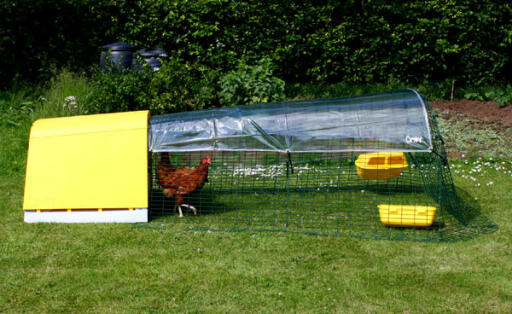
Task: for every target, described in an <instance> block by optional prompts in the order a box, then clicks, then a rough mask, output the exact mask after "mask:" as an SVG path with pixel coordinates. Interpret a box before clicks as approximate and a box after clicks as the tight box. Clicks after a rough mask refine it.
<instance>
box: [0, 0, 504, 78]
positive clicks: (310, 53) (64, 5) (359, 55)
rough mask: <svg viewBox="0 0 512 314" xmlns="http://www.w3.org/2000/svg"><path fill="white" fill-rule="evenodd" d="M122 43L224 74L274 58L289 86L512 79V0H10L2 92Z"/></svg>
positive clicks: (2, 37) (2, 19)
mask: <svg viewBox="0 0 512 314" xmlns="http://www.w3.org/2000/svg"><path fill="white" fill-rule="evenodd" d="M117 40H124V41H127V42H130V43H133V44H136V45H138V46H140V47H150V46H157V47H161V48H164V49H166V50H167V51H168V52H169V54H170V55H171V56H173V57H174V58H178V59H181V60H184V61H186V62H187V63H190V64H203V65H205V66H207V67H208V68H210V69H214V70H216V71H220V72H227V71H232V70H236V68H237V66H238V62H239V60H240V59H243V58H245V59H246V60H247V62H248V63H252V62H255V61H257V60H259V59H260V58H261V56H268V57H269V58H270V59H271V60H272V62H273V63H274V64H275V65H276V72H275V74H276V76H278V77H280V78H282V79H284V80H285V81H286V82H309V81H330V82H333V81H344V82H350V83H355V84H363V83H366V82H367V83H370V82H386V81H387V80H388V78H389V77H390V76H393V77H394V78H396V79H398V80H400V81H407V82H411V83H421V82H424V81H435V82H444V81H452V80H455V81H457V86H463V85H475V86H485V85H492V84H495V83H499V84H502V85H503V84H505V85H506V83H507V82H510V81H511V80H512V60H511V58H510V55H512V3H511V2H510V1H494V0H483V1H479V0H461V1H453V0H433V1H391V2H390V1H384V0H375V1H327V2H325V1H313V0H305V1H299V2H297V1H287V2H283V1H275V0H273V1H265V2H258V1H230V0H198V1H186V0H177V1H167V0H147V1H128V0H120V1H110V0H95V1H93V0H61V1H57V0H49V1H29V0H20V1H15V2H12V1H0V54H1V55H2V56H3V57H2V58H0V68H1V69H2V71H1V73H0V83H5V82H6V81H8V80H10V79H12V78H14V77H17V75H20V77H21V78H29V79H34V80H35V79H37V78H38V75H39V74H41V73H47V71H48V69H49V68H50V67H51V66H52V65H53V64H55V65H57V66H58V67H60V66H62V65H69V66H70V67H71V69H73V68H75V67H80V66H89V65H90V64H92V63H97V62H98V59H99V49H100V47H101V46H102V45H104V44H107V43H110V42H113V41H117Z"/></svg>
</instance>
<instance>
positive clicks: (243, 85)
mask: <svg viewBox="0 0 512 314" xmlns="http://www.w3.org/2000/svg"><path fill="white" fill-rule="evenodd" d="M272 73H273V65H272V62H271V60H270V59H269V58H262V59H261V60H259V61H258V63H257V64H255V65H248V64H247V63H246V62H245V61H240V63H239V64H238V67H237V69H236V70H234V71H230V72H228V73H226V74H224V75H223V76H222V77H221V78H220V88H221V90H220V92H219V99H220V103H221V104H222V105H243V104H251V103H266V102H269V101H279V100H281V99H284V97H285V94H284V85H285V84H284V81H283V80H281V79H279V78H277V77H275V76H273V75H272Z"/></svg>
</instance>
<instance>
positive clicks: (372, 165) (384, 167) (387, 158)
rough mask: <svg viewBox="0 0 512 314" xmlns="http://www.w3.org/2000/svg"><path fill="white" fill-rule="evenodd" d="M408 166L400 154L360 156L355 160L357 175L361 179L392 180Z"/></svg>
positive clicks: (388, 153) (403, 156) (384, 153)
mask: <svg viewBox="0 0 512 314" xmlns="http://www.w3.org/2000/svg"><path fill="white" fill-rule="evenodd" d="M408 166H409V165H408V164H407V159H406V158H405V155H404V153H401V152H398V153H396V152H393V153H392V152H378V153H367V154H361V155H359V157H358V158H357V160H356V167H357V174H358V175H359V176H360V177H361V178H363V179H372V180H385V179H393V178H396V177H398V176H399V175H400V174H401V173H402V171H403V170H404V169H405V168H407V167H408Z"/></svg>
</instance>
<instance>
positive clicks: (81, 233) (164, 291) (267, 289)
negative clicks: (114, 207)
mask: <svg viewBox="0 0 512 314" xmlns="http://www.w3.org/2000/svg"><path fill="white" fill-rule="evenodd" d="M34 110H37V109H34ZM4 112H5V111H4ZM16 112H17V111H16ZM16 112H14V111H13V112H10V113H9V117H10V118H11V120H12V121H13V122H15V123H14V124H13V123H4V124H2V125H1V126H0V204H1V205H0V220H1V222H2V223H1V224H0V312H13V313H14V312H16V313H17V312H57V311H58V312H241V311H246V312H369V311H371V312H403V311H408V312H412V313H414V312H499V313H510V312H512V258H510V252H511V251H512V241H510V236H511V232H512V212H511V211H510V206H511V204H512V196H511V194H510V190H511V189H512V176H511V175H512V173H511V171H512V168H511V164H510V159H506V160H500V161H496V160H492V161H491V160H479V159H474V160H459V159H452V160H451V163H452V174H453V176H454V180H455V184H456V185H457V187H458V189H459V193H461V194H465V195H466V196H467V198H468V199H470V200H472V201H473V202H474V203H473V204H472V206H475V207H477V208H479V210H480V211H481V213H482V214H483V215H485V216H486V217H488V218H489V220H490V221H492V222H494V223H496V224H497V225H498V227H499V228H498V229H497V230H496V231H495V232H491V233H488V234H479V233H478V232H476V235H475V236H474V237H470V238H467V239H466V240H460V241H454V242H414V241H382V240H368V239H355V238H349V237H329V236H316V235H307V234H291V233H274V232H267V233H264V232H208V231H200V230H196V231H184V230H183V229H182V228H180V227H179V226H176V227H173V226H168V225H166V226H165V228H157V227H158V226H159V225H158V223H157V222H156V223H155V222H153V223H152V224H151V227H152V228H134V227H133V226H132V225H129V224H128V225H126V224H71V225H65V224H25V223H24V222H23V212H22V210H21V206H22V197H23V183H24V164H25V160H26V146H27V138H28V131H29V125H30V122H31V121H32V120H33V119H34V118H35V117H37V116H44V112H43V113H41V112H34V113H31V112H30V110H28V111H26V112H25V111H24V112H23V113H20V116H19V117H15V116H14V114H16ZM503 162H505V164H503ZM479 165H480V166H479ZM490 182H492V184H490ZM181 223H184V222H181ZM153 227H155V228H153Z"/></svg>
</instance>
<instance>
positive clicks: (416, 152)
mask: <svg viewBox="0 0 512 314" xmlns="http://www.w3.org/2000/svg"><path fill="white" fill-rule="evenodd" d="M150 136H151V137H150V151H151V152H152V156H151V157H152V158H151V166H150V171H151V176H152V180H151V182H152V183H151V187H150V189H151V193H150V195H151V198H150V215H151V218H152V219H154V220H158V221H159V222H162V223H163V224H165V223H172V224H173V225H183V226H185V227H194V228H207V229H219V230H247V229H250V230H270V231H288V232H304V233H316V234H329V235H349V236H356V237H374V238H387V239H413V240H439V239H442V237H443V231H444V230H449V229H450V228H451V229H456V228H457V227H460V226H463V225H465V221H464V215H463V213H462V211H461V206H460V203H459V200H458V198H457V195H456V193H455V187H454V185H453V182H452V178H451V175H450V170H449V166H448V162H447V158H446V153H445V151H444V147H443V139H442V137H441V135H440V134H439V131H438V128H437V125H436V123H435V117H434V115H433V114H432V111H431V108H430V106H429V105H428V103H427V104H425V102H424V101H423V99H422V98H421V97H420V96H419V95H418V94H417V93H416V92H415V91H412V90H403V91H398V92H392V93H383V94H375V95H368V96H361V97H353V98H339V99H329V100H316V101H299V102H285V103H279V104H271V105H251V106H240V107H231V108H221V109H215V110H206V111H200V112H190V113H179V114H172V115H164V116H157V117H154V118H153V119H152V120H151V134H150Z"/></svg>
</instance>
